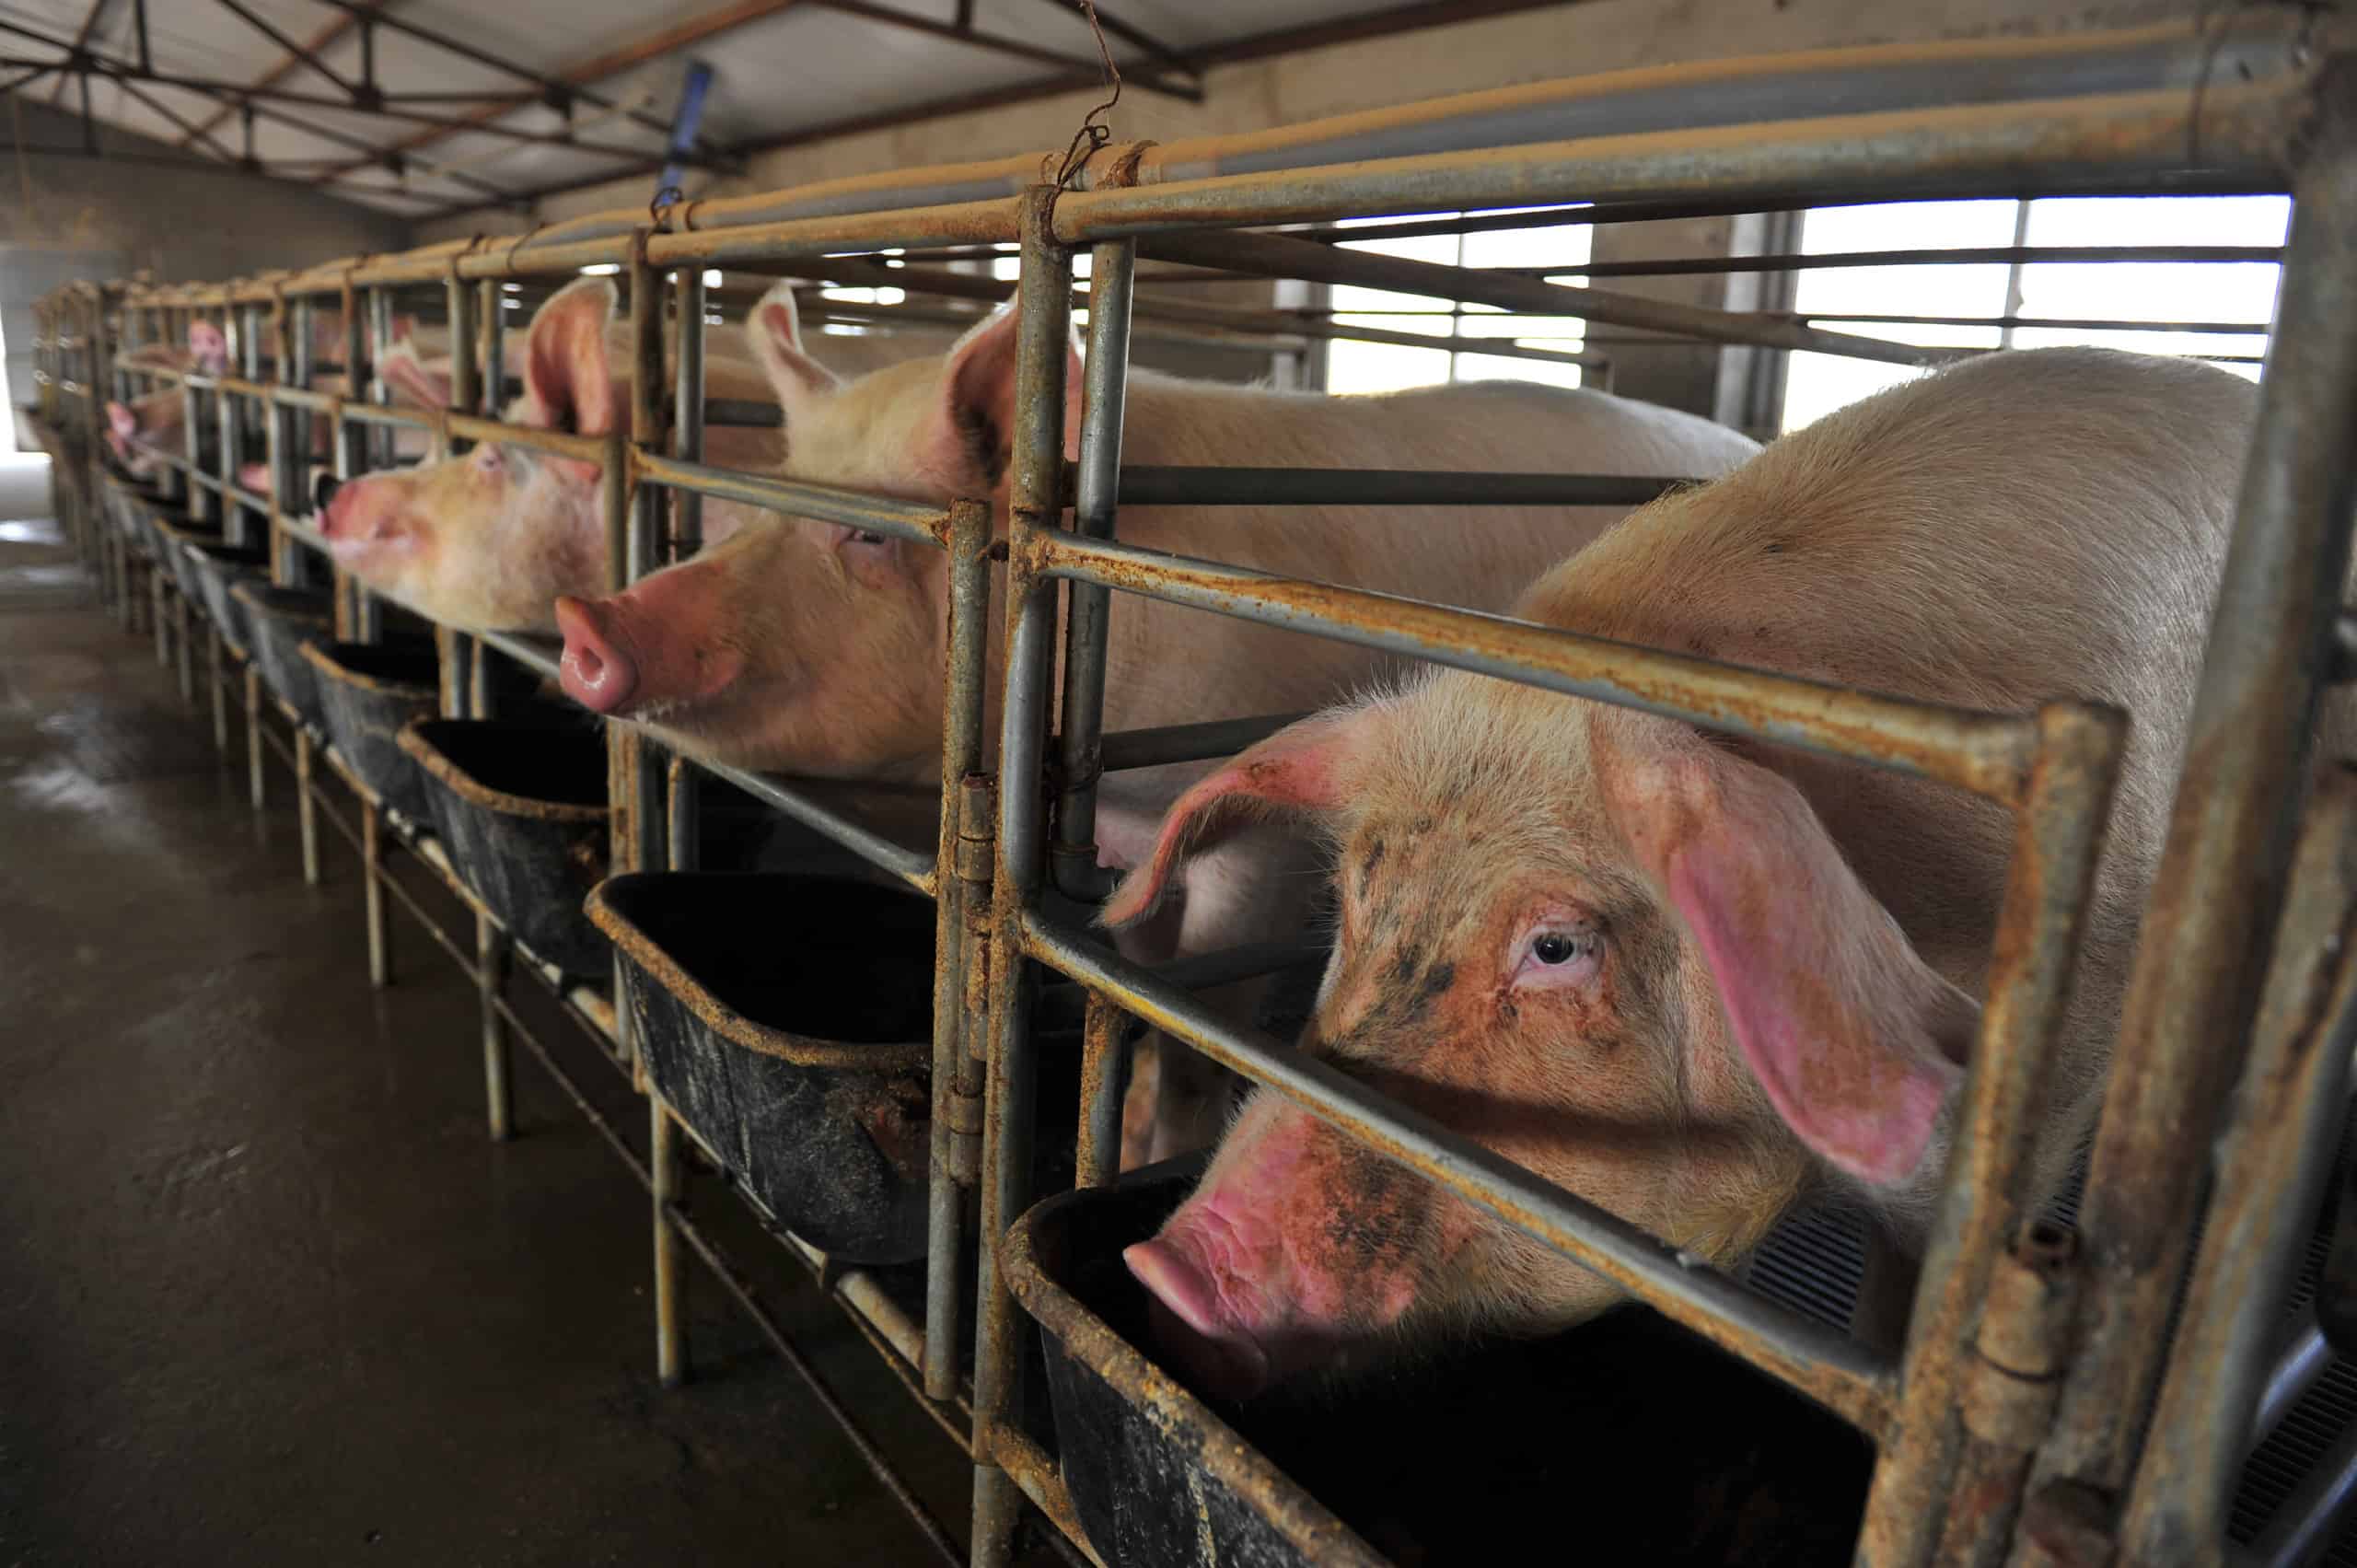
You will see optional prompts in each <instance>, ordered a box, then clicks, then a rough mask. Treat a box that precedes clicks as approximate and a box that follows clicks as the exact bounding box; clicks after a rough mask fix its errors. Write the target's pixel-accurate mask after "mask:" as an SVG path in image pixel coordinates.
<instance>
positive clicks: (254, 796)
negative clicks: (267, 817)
mask: <svg viewBox="0 0 2357 1568" xmlns="http://www.w3.org/2000/svg"><path fill="white" fill-rule="evenodd" d="M261 710H262V694H261V669H259V668H256V666H255V665H254V662H253V661H252V660H251V659H248V660H247V661H246V794H247V796H248V798H249V799H250V801H251V803H252V805H253V808H254V809H255V810H256V811H260V810H261V808H262V807H263V805H264V803H265V796H266V793H267V785H266V775H265V774H264V773H263V772H262V755H261Z"/></svg>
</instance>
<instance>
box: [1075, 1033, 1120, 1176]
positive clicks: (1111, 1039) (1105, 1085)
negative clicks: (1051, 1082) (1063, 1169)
mask: <svg viewBox="0 0 2357 1568" xmlns="http://www.w3.org/2000/svg"><path fill="white" fill-rule="evenodd" d="M1129 1033H1130V1029H1129V1017H1128V1016H1127V1015H1126V1014H1124V1013H1123V1012H1122V1011H1121V1009H1120V1006H1119V1005H1117V1004H1115V1003H1112V1002H1109V1001H1108V1000H1107V999H1106V998H1104V997H1102V996H1099V995H1098V994H1097V993H1095V992H1093V991H1092V992H1090V993H1088V1002H1087V1005H1086V1008H1085V1009H1084V1011H1083V1013H1082V1016H1081V1033H1080V1149H1079V1154H1078V1158H1077V1165H1076V1167H1075V1170H1076V1174H1075V1175H1074V1178H1073V1180H1074V1185H1076V1186H1081V1187H1102V1186H1105V1185H1106V1184H1107V1183H1109V1182H1110V1181H1111V1180H1112V1179H1113V1178H1114V1177H1115V1176H1117V1175H1119V1174H1120V1169H1121V1105H1122V1101H1123V1100H1124V1098H1126V1097H1127V1096H1128V1094H1129V1088H1130V1047H1131V1041H1130V1040H1129Z"/></svg>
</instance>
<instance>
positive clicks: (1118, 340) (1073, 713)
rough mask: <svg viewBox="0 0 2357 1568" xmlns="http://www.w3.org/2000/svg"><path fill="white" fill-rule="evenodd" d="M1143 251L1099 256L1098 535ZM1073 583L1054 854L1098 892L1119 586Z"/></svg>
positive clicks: (1092, 417) (1082, 491) (1115, 468)
mask: <svg viewBox="0 0 2357 1568" xmlns="http://www.w3.org/2000/svg"><path fill="white" fill-rule="evenodd" d="M1137 259H1138V250H1137V243H1136V242H1135V241H1134V240H1118V241H1113V242H1109V243H1107V244H1103V245H1099V246H1097V247H1096V249H1095V250H1093V251H1092V252H1091V260H1090V263H1089V273H1088V361H1087V368H1086V399H1085V401H1084V407H1083V409H1082V412H1081V418H1080V463H1079V471H1078V473H1077V474H1076V475H1075V476H1074V485H1073V490H1074V503H1075V504H1074V508H1073V530H1074V532H1075V533H1079V534H1083V535H1086V536H1087V537H1089V538H1092V539H1110V538H1112V537H1113V523H1114V494H1115V493H1116V491H1117V490H1118V489H1119V487H1120V473H1121V412H1122V404H1123V398H1124V395H1125V393H1126V391H1127V389H1128V386H1129V377H1130V301H1131V296H1132V292H1133V291H1132V283H1133V280H1134V279H1135V276H1136V273H1137ZM1065 592H1066V593H1067V594H1068V595H1069V596H1070V598H1069V599H1068V601H1067V602H1068V603H1069V604H1070V606H1071V613H1070V615H1069V617H1068V618H1067V623H1066V625H1065V627H1064V679H1063V715H1062V726H1061V733H1060V735H1059V738H1058V749H1057V759H1056V761H1057V769H1058V772H1059V773H1060V774H1061V776H1062V780H1063V790H1062V795H1061V796H1060V797H1059V798H1058V800H1057V803H1056V836H1055V842H1054V844H1053V847H1052V848H1051V850H1050V852H1049V854H1050V859H1051V864H1052V865H1053V867H1054V876H1055V879H1056V884H1057V886H1059V887H1060V888H1062V889H1064V890H1065V891H1066V892H1068V893H1074V894H1075V895H1076V896H1079V897H1082V898H1085V899H1092V900H1093V899H1094V898H1095V897H1097V896H1101V895H1102V893H1103V891H1104V889H1103V888H1102V886H1101V885H1100V884H1101V875H1100V873H1099V872H1098V869H1097V775H1098V773H1099V772H1100V771H1101V768H1102V765H1103V761H1104V760H1103V757H1102V755H1101V749H1102V741H1103V738H1104V734H1105V634H1106V626H1107V619H1108V616H1109V611H1110V609H1111V601H1112V597H1113V595H1112V590H1111V589H1109V588H1107V587H1102V586H1100V585H1098V584H1096V583H1074V584H1072V585H1071V586H1070V587H1067V588H1066V589H1065Z"/></svg>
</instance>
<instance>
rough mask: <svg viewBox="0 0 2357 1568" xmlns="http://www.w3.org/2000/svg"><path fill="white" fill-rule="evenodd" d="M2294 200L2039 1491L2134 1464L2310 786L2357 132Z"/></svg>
mask: <svg viewBox="0 0 2357 1568" xmlns="http://www.w3.org/2000/svg"><path fill="white" fill-rule="evenodd" d="M2340 86H2341V87H2343V88H2344V89H2345V88H2346V87H2348V86H2349V83H2348V81H2347V79H2346V78H2345V77H2344V78H2342V79H2341V81H2340ZM2334 101H2336V102H2338V103H2340V104H2342V105H2344V106H2345V104H2346V101H2347V99H2346V94H2345V92H2344V94H2343V96H2342V97H2341V98H2340V99H2336V100H2334ZM2294 198H2295V199H2294V205H2293V219H2292V235H2291V245H2290V248H2289V251H2288V255H2289V260H2288V261H2286V263H2285V265H2284V270H2283V283H2282V290H2281V292H2280V294H2279V296H2278V299H2277V305H2276V322H2275V329H2274V335H2273V345H2274V346H2273V349H2272V351H2271V353H2270V355H2269V361H2268V370H2267V377H2266V379H2265V381H2264V382H2263V383H2262V384H2261V386H2260V389H2259V416H2258V426H2257V429H2256V430H2255V431H2254V433H2253V436H2252V442H2251V450H2250V457H2249V459H2248V460H2247V463H2246V465H2245V468H2244V470H2243V481H2242V494H2241V498H2240V501H2239V503H2238V505H2237V517H2236V521H2235V534H2234V539H2233V541H2232V543H2231V544H2230V545H2229V547H2228V550H2227V554H2226V563H2225V575H2224V579H2223V584H2222V586H2221V588H2220V592H2219V598H2218V603H2217V609H2216V610H2215V611H2214V612H2213V618H2212V622H2211V633H2210V644H2209V648H2208V650H2207V653H2206V655H2205V656H2204V660H2203V665H2202V676H2201V685H2200V692H2199V695H2198V697H2197V699H2196V702H2195V705H2194V711H2193V716H2192V722H2191V727H2190V730H2189V736H2188V741H2187V746H2186V750H2185V756H2186V764H2185V771H2184V772H2183V774H2182V776H2181V777H2180V779H2179V781H2178V784H2177V800H2176V804H2175V806H2174V807H2173V809H2172V811H2171V815H2170V822H2169V835H2168V843H2167V848H2166V850H2165V853H2164V854H2163V855H2162V859H2161V864H2160V866H2159V869H2158V872H2157V874H2156V875H2155V877H2154V883H2153V890H2152V895H2151V898H2150V900H2149V902H2148V904H2147V906H2146V908H2147V912H2146V914H2145V916H2144V921H2143V930H2142V936H2141V938H2140V940H2139V942H2138V946H2137V953H2136V961H2135V967H2134V969H2133V970H2132V971H2131V976H2130V980H2129V983H2128V992H2127V995H2128V1000H2127V1004H2126V1006H2125V1010H2124V1012H2123V1015H2122V1017H2121V1020H2120V1028H2119V1044H2118V1047H2117V1049H2116V1050H2115V1051H2113V1054H2112V1068H2111V1078H2110V1086H2109V1088H2108V1090H2107V1093H2106V1096H2105V1099H2104V1109H2103V1120H2102V1121H2101V1123H2100V1124H2099V1126H2098V1128H2097V1131H2096V1143H2095V1151H2094V1154H2093V1156H2092V1159H2091V1162H2090V1166H2089V1171H2088V1179H2087V1195H2086V1202H2085V1203H2084V1207H2083V1209H2082V1211H2081V1214H2080V1230H2081V1233H2082V1234H2083V1235H2084V1237H2086V1239H2087V1242H2088V1247H2087V1252H2086V1267H2087V1269H2088V1274H2089V1277H2088V1280H2087V1289H2086V1295H2087V1299H2088V1310H2087V1311H2086V1312H2085V1313H2084V1316H2083V1320H2082V1324H2081V1336H2080V1342H2079V1343H2080V1350H2079V1353H2078V1354H2077V1355H2076V1356H2075V1357H2073V1362H2072V1366H2071V1372H2070V1376H2069V1378H2068V1381H2067V1384H2066V1387H2065V1388H2064V1392H2063V1397H2062V1405H2061V1414H2060V1417H2059V1420H2058V1426H2057V1431H2056V1434H2055V1436H2054V1438H2053V1440H2052V1442H2051V1443H2050V1444H2049V1447H2048V1449H2047V1451H2046V1454H2045V1455H2044V1457H2043V1458H2042V1460H2041V1465H2040V1479H2041V1481H2042V1480H2043V1479H2044V1478H2045V1477H2047V1476H2050V1475H2062V1476H2069V1477H2073V1478H2075V1479H2077V1480H2079V1481H2083V1482H2085V1483H2088V1484H2091V1485H2095V1486H2098V1487H2105V1488H2117V1487H2118V1486H2119V1485H2120V1484H2122V1483H2123V1482H2124V1481H2126V1480H2127V1479H2128V1473H2129V1470H2130V1468H2131V1465H2132V1464H2133V1462H2134V1459H2135V1454H2136V1447H2137V1445H2138V1442H2139V1439H2140V1434H2139V1432H2138V1431H2137V1430H2136V1423H2135V1421H2134V1420H2133V1419H2132V1418H2131V1416H2130V1414H2129V1412H2133V1411H2142V1410H2144V1409H2146V1408H2147V1396H2148V1394H2149V1392H2150V1390H2151V1389H2152V1388H2153V1385H2154V1380H2155V1379H2156V1378H2157V1376H2159V1371H2160V1358H2161V1355H2162V1354H2163V1353H2164V1352H2165V1343H2164V1340H2163V1330H2164V1328H2165V1323H2166V1320H2167V1315H2168V1311H2169V1307H2170V1302H2171V1297H2172V1296H2173V1295H2174V1294H2175V1291H2176V1287H2177V1280H2178V1277H2179V1273H2180V1270H2181V1267H2182V1264H2183V1261H2184V1259H2185V1255H2186V1249H2187V1248H2188V1246H2189V1240H2190V1237H2191V1234H2192V1229H2193V1218H2194V1214H2195V1211H2196V1205H2197V1203H2198V1202H2199V1199H2200V1184H2201V1181H2202V1179H2203V1177H2204V1175H2205V1173H2206V1170H2207V1163H2206V1162H2205V1161H2202V1160H2199V1159H2188V1158H2186V1157H2184V1155H2185V1151H2187V1150H2189V1149H2207V1148H2208V1147H2209V1146H2210V1135H2209V1130H2210V1128H2211V1127H2212V1124H2213V1123H2214V1121H2215V1118H2216V1115H2217V1111H2218V1108H2219V1106H2220V1105H2221V1103H2222V1102H2223V1099H2224V1098H2225V1094H2224V1090H2225V1086H2227V1085H2228V1084H2230V1083H2232V1082H2233V1081H2234V1074H2235V1071H2236V1070H2237V1068H2238V1066H2239V1063H2240V1060H2241V1056H2242V1049H2243V1046H2242V1041H2243V1039H2244V1028H2245V1026H2246V1025H2247V1022H2248V1021H2249V1018H2250V1016H2251V1013H2252V1010H2253V1007H2254V1005H2255V1004H2256V1001H2257V994H2256V993H2257V990H2258V981H2259V978H2260V975H2261V973H2262V972H2263V968H2264V965H2265V963H2266V960H2267V957H2268V953H2267V948H2268V942H2269V938H2270V936H2271V935H2272V933H2273V931H2274V928H2275V923H2276V919H2275V917H2276V913H2277V911H2278V909H2279V906H2280V904H2281V902H2282V889H2283V882H2284V877H2285V873H2286V871H2287V869H2288V866H2289V864H2290V860H2291V854H2292V842H2293V824H2294V822H2295V818H2294V816H2293V809H2294V807H2296V805H2297V803H2298V801H2299V799H2300V796H2301V794H2302V792H2303V791H2304V789H2305V786H2306V783H2307V757H2308V748H2309V745H2310V742H2311V738H2312V736H2311V729H2312V725H2313V721H2314V717H2315V714H2316V701H2317V695H2318V688H2319V681H2320V677H2321V675H2322V673H2323V671H2324V670H2325V668H2327V667H2328V663H2329V656H2328V650H2329V647H2330V644H2331V638H2332V629H2333V622H2334V620H2335V616H2336V613H2337V611H2338V610H2339V609H2340V586H2341V582H2342V579H2343V577H2344V575H2346V572H2347V569H2348V564H2349V528H2350V520H2351V510H2352V507H2357V447H2352V446H2351V443H2350V442H2349V441H2348V440H2347V439H2346V436H2347V433H2348V432H2349V431H2350V430H2351V429H2352V428H2357V335H2352V334H2351V332H2350V331H2348V324H2349V322H2350V321H2351V319H2357V268H2352V267H2351V264H2350V262H2351V257H2352V256H2357V134H2351V133H2350V128H2349V126H2348V125H2346V124H2345V123H2341V124H2337V125H2335V126H2334V127H2333V134H2331V135H2329V136H2328V138H2327V139H2326V140H2325V141H2324V142H2323V143H2322V144H2321V145H2318V146H2317V147H2316V150H2315V151H2314V152H2313V153H2312V154H2311V157H2310V161H2309V163H2308V165H2307V167H2306V168H2304V169H2303V170H2302V171H2301V174H2300V178H2299V180H2298V181H2297V184H2296V186H2295V191H2294Z"/></svg>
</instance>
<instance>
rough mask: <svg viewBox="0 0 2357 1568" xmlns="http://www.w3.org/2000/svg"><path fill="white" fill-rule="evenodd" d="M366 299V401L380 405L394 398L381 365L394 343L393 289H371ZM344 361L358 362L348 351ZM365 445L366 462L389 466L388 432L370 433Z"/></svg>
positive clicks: (391, 449) (384, 466)
mask: <svg viewBox="0 0 2357 1568" xmlns="http://www.w3.org/2000/svg"><path fill="white" fill-rule="evenodd" d="M367 299H368V348H367V354H366V364H367V366H368V393H367V401H369V402H372V403H375V404H377V405H378V406H379V407H382V406H383V405H385V404H387V403H389V402H391V401H393V389H392V384H391V383H390V382H389V381H387V380H386V379H385V376H384V367H383V362H384V357H385V355H386V354H388V353H389V352H391V349H392V346H393V292H392V290H390V289H389V288H372V289H370V290H369V291H368V294H367ZM347 341H349V340H347ZM344 362H345V364H346V365H353V364H356V363H359V362H358V361H354V359H352V357H351V356H350V355H348V354H347V355H346V356H345V361H344ZM347 374H348V375H349V374H356V372H347ZM352 385H353V386H354V387H357V386H358V385H359V383H358V382H357V381H354V382H353V383H352ZM368 444H369V447H370V448H371V450H370V457H369V463H368V466H369V467H370V468H376V469H389V468H391V467H392V466H393V436H392V432H391V431H389V430H384V429H381V428H380V429H378V430H377V432H376V434H375V435H373V436H370V438H369V443H368Z"/></svg>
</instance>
